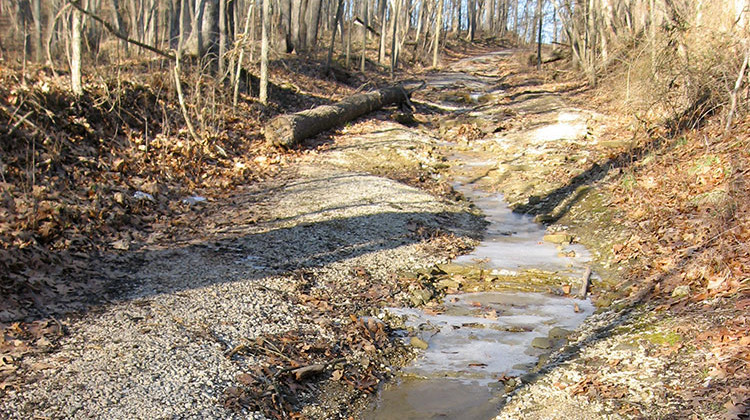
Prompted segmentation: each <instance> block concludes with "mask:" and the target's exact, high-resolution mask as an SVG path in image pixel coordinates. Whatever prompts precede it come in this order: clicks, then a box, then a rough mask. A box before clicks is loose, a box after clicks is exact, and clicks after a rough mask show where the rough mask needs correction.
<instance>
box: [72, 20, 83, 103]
mask: <svg viewBox="0 0 750 420" xmlns="http://www.w3.org/2000/svg"><path fill="white" fill-rule="evenodd" d="M82 19H83V16H82V15H81V13H80V12H79V11H78V10H76V9H73V10H71V20H72V22H71V32H70V88H71V90H72V91H73V94H74V95H76V96H80V95H82V94H83V80H82V76H81V48H82V46H83V45H82V44H83V42H82V37H81V23H82V22H81V21H82Z"/></svg>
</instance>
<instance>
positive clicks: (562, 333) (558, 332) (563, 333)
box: [548, 327, 571, 340]
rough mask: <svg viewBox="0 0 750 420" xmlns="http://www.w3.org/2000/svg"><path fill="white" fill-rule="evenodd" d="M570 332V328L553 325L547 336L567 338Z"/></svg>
mask: <svg viewBox="0 0 750 420" xmlns="http://www.w3.org/2000/svg"><path fill="white" fill-rule="evenodd" d="M570 333H571V331H570V330H566V329H565V328H561V327H554V328H552V329H551V330H549V334H548V336H549V338H551V339H552V340H560V339H563V338H568V336H569V335H570Z"/></svg>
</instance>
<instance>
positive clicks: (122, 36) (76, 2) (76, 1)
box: [68, 0, 177, 61]
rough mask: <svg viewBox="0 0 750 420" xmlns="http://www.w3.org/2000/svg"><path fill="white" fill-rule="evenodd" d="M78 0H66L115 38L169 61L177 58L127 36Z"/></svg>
mask: <svg viewBox="0 0 750 420" xmlns="http://www.w3.org/2000/svg"><path fill="white" fill-rule="evenodd" d="M80 1H81V0H68V3H70V5H71V6H73V7H75V8H76V10H78V11H79V12H81V13H83V14H84V15H86V16H88V17H90V18H91V19H94V20H95V21H97V22H99V23H101V24H102V26H104V28H105V29H106V30H107V31H108V32H109V33H111V34H112V35H114V36H116V37H117V38H120V39H121V40H123V41H125V42H127V43H130V44H133V45H136V46H138V47H141V48H143V49H145V50H149V51H151V52H153V53H155V54H157V55H160V56H162V57H164V58H166V59H168V60H171V61H175V60H177V57H175V56H174V54H172V53H170V52H167V51H163V50H160V49H158V48H156V47H152V46H151V45H148V44H144V43H143V42H140V41H136V40H135V39H132V38H129V37H128V36H127V35H125V34H123V33H122V32H120V31H118V30H117V28H115V27H114V26H112V24H111V23H109V22H107V21H105V20H104V19H102V18H100V17H99V16H97V15H95V14H93V13H91V12H89V11H88V10H86V9H84V8H83V7H82V6H81V5H80Z"/></svg>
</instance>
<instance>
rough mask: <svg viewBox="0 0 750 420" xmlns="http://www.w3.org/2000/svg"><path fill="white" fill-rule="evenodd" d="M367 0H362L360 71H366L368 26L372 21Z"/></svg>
mask: <svg viewBox="0 0 750 420" xmlns="http://www.w3.org/2000/svg"><path fill="white" fill-rule="evenodd" d="M367 6H368V5H367V0H362V22H363V23H362V57H361V58H360V60H359V71H361V72H363V73H364V71H365V63H366V62H367V26H368V25H369V24H370V21H369V19H368V17H367V11H368V7H367Z"/></svg>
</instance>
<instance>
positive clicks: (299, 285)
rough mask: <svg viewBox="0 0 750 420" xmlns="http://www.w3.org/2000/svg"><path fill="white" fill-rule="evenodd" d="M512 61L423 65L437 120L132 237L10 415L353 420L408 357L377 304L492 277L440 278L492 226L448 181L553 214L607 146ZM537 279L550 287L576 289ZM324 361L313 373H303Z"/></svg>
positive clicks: (427, 107) (348, 138) (336, 142)
mask: <svg viewBox="0 0 750 420" xmlns="http://www.w3.org/2000/svg"><path fill="white" fill-rule="evenodd" d="M516 67H517V65H516V64H514V61H513V59H512V58H511V57H510V52H499V53H493V54H487V55H484V56H481V57H476V58H471V59H466V60H462V61H459V62H457V63H455V64H454V65H453V66H452V67H451V68H450V69H448V71H445V72H441V73H439V74H434V75H429V76H428V82H429V88H428V89H427V90H426V91H424V92H420V93H419V94H418V95H417V97H416V98H415V99H416V102H417V103H418V108H419V113H418V115H417V117H418V118H419V119H421V121H422V123H423V124H420V125H417V126H412V127H407V126H404V125H402V124H399V123H397V122H393V121H391V120H389V118H388V116H387V115H386V114H387V112H381V113H380V114H379V115H378V116H376V117H375V118H374V119H367V120H363V121H359V122H355V123H354V124H352V125H350V126H348V127H346V128H344V129H342V130H341V132H340V133H339V134H337V135H336V136H334V138H333V141H331V142H330V143H328V144H326V145H324V146H323V147H321V148H319V150H318V151H316V152H314V153H310V154H309V155H307V157H303V158H302V159H299V160H298V161H296V162H295V163H293V164H290V165H288V166H287V167H286V168H285V170H284V171H283V173H284V175H283V176H282V177H279V178H278V179H275V180H273V181H269V182H266V183H264V184H260V185H253V186H249V187H246V188H244V189H240V190H238V191H236V194H235V195H234V196H233V197H232V198H231V199H229V200H226V201H221V202H220V201H213V200H209V202H208V203H207V204H205V205H203V206H204V207H201V208H200V210H199V211H200V212H201V216H202V217H201V218H200V219H199V220H201V225H199V226H193V229H192V231H191V232H190V233H185V234H183V235H182V236H179V237H178V239H177V240H170V241H162V242H159V241H156V243H155V244H142V246H135V247H134V248H135V249H138V251H133V252H129V253H125V255H124V256H123V257H124V260H125V261H126V263H125V264H124V266H123V267H119V269H121V270H122V272H123V275H122V280H121V281H122V283H123V289H124V290H126V291H125V292H123V295H122V296H121V297H120V298H119V299H117V300H116V301H114V302H112V303H111V304H108V305H104V306H102V307H100V308H98V309H95V310H91V311H89V312H87V313H84V314H82V315H81V316H77V317H72V318H70V319H67V320H63V323H64V324H65V328H66V330H67V331H69V335H68V336H67V337H65V338H64V339H63V340H62V341H61V343H60V345H59V348H57V349H56V350H55V351H53V352H50V353H49V354H41V355H36V356H33V357H30V358H28V360H24V364H25V369H26V370H27V373H28V375H29V377H30V378H33V380H30V381H28V383H27V384H26V385H24V386H23V387H21V388H18V389H12V390H6V395H5V397H4V398H3V400H2V402H0V412H1V413H2V416H3V417H9V418H29V417H34V416H36V417H53V418H57V417H65V418H92V417H100V418H109V419H116V418H123V419H124V418H162V417H179V418H186V417H191V418H233V417H236V418H247V417H252V416H257V417H259V418H260V417H263V415H262V414H260V412H265V414H266V416H267V417H273V416H279V417H282V418H284V417H288V416H289V415H290V414H291V413H292V412H297V411H299V412H301V413H303V414H304V415H307V416H309V417H312V418H337V417H339V418H348V417H349V416H358V415H359V413H361V411H360V410H361V409H362V408H364V407H365V406H366V405H367V400H366V399H363V398H362V397H363V396H364V395H365V394H367V393H372V392H374V390H375V389H376V387H377V384H378V382H379V381H380V380H382V379H384V378H385V377H387V376H388V375H389V371H390V370H391V367H390V365H391V364H392V365H393V368H394V369H395V368H397V365H398V364H399V363H400V361H402V360H405V359H408V357H406V356H404V355H403V349H402V348H400V347H399V346H394V344H393V343H392V342H391V341H390V340H389V339H388V338H387V334H386V330H387V329H388V327H387V326H383V324H381V323H380V321H375V319H376V318H370V317H368V316H370V315H372V316H375V317H377V316H378V315H382V313H383V312H382V308H383V307H385V306H407V305H413V304H420V305H422V304H425V303H427V304H428V306H429V305H434V304H435V302H436V301H439V296H442V295H443V294H445V293H446V292H451V291H458V290H461V291H467V290H474V289H476V290H482V288H485V289H486V288H487V287H486V285H485V286H482V287H480V283H482V284H483V283H489V284H490V288H491V287H492V284H493V282H484V279H483V278H481V279H480V278H477V279H476V280H481V281H474V283H473V284H472V281H471V277H472V276H473V275H474V274H475V273H473V270H471V269H470V270H469V272H468V273H464V275H465V277H467V278H468V280H467V282H466V283H465V284H462V285H455V284H451V283H446V282H442V283H441V280H446V279H447V277H450V276H451V275H453V274H456V273H447V272H442V273H438V274H435V273H434V267H435V265H436V264H440V265H442V266H445V264H446V263H447V262H449V261H450V260H451V259H453V258H455V257H457V256H458V255H460V254H461V253H464V252H466V250H467V249H468V248H470V247H472V246H474V245H476V243H477V242H476V240H477V239H478V238H479V237H480V236H481V235H482V232H483V229H484V227H485V222H484V221H483V218H482V215H481V214H480V212H479V211H478V210H477V209H476V208H475V207H473V206H472V205H471V204H470V203H469V202H467V201H465V200H463V199H462V198H461V197H460V196H457V195H456V194H454V193H451V191H449V189H448V188H447V184H446V183H445V182H443V181H444V180H445V179H446V178H457V177H468V178H472V179H473V181H472V182H473V183H474V184H476V185H477V186H478V188H480V189H481V190H484V191H488V192H498V191H502V192H503V193H504V194H505V198H506V199H507V200H508V201H509V202H510V203H512V204H515V205H521V206H526V207H527V208H528V209H529V210H531V212H532V213H536V214H539V215H542V216H541V217H548V218H552V219H554V218H559V217H560V216H561V214H562V213H564V212H565V211H567V209H568V208H569V205H570V203H569V202H568V201H564V200H561V199H559V197H569V196H570V194H562V195H559V194H558V195H555V191H558V190H559V189H560V188H570V185H566V183H565V182H562V184H561V180H567V179H570V178H571V174H578V173H582V172H585V171H586V169H587V168H588V167H589V166H590V156H589V154H591V153H593V152H592V151H591V150H597V147H599V146H601V145H597V144H596V142H597V140H596V137H595V136H592V135H591V132H590V131H591V125H590V124H588V123H587V122H588V121H590V120H591V119H595V118H597V117H596V116H595V115H594V114H592V113H589V112H584V111H580V110H575V109H569V108H566V107H565V104H564V101H563V100H562V99H561V97H560V96H559V95H557V94H556V93H554V92H550V91H548V90H543V89H536V88H535V86H536V85H537V84H541V83H542V81H535V80H533V79H526V80H525V82H523V83H521V84H519V83H518V80H517V79H513V78H512V77H511V76H510V73H509V72H510V71H511V70H512V69H514V68H516ZM509 69H510V70H509ZM599 148H600V149H601V147H599ZM456 153H460V154H462V155H463V156H465V157H466V158H467V159H479V160H485V161H486V160H488V159H490V160H491V162H490V163H489V164H488V165H465V166H464V167H459V165H456V163H455V162H450V161H449V160H448V159H447V157H448V156H450V155H454V154H456ZM400 181H401V182H400ZM407 184H410V185H413V186H408V185H407ZM415 186H418V187H420V188H416V187H415ZM576 187H577V186H575V185H573V189H575V188H576ZM428 190H429V192H428ZM209 198H210V197H209ZM446 276H447V277H446ZM495 277H497V278H498V279H497V281H496V282H494V284H496V285H499V284H505V283H508V281H510V282H511V283H512V282H514V280H512V279H508V278H506V279H499V278H500V277H501V276H495ZM541 277H542V281H540V282H539V285H538V286H539V287H538V288H537V289H540V290H547V289H549V288H556V289H557V288H561V287H562V286H563V285H564V284H566V283H569V277H565V276H562V277H560V276H557V277H556V276H554V275H544V276H541ZM529 278H530V277H529V276H526V277H524V282H525V283H528V281H529ZM453 280H455V278H453ZM515 283H516V284H517V285H518V284H519V283H520V282H518V281H515ZM472 288H474V289H472ZM409 357H410V356H409ZM313 365H315V366H320V368H319V369H318V370H317V371H315V372H316V374H315V375H313V376H311V377H307V376H304V375H303V376H297V377H295V375H296V374H295V373H294V369H296V368H299V367H306V366H313Z"/></svg>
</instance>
